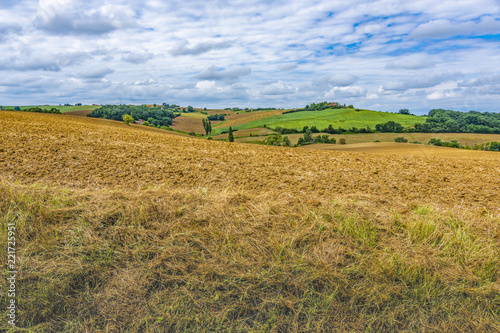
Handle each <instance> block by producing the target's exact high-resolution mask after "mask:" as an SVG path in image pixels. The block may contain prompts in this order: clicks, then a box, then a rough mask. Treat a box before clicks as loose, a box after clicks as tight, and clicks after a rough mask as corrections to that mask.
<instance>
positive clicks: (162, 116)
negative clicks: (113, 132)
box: [87, 105, 177, 127]
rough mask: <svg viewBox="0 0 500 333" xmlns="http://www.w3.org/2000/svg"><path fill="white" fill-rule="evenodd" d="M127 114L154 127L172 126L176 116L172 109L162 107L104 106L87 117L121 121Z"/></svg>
mask: <svg viewBox="0 0 500 333" xmlns="http://www.w3.org/2000/svg"><path fill="white" fill-rule="evenodd" d="M127 114H128V115H130V116H131V117H132V118H133V119H134V120H139V119H143V120H147V122H148V123H149V124H151V125H154V126H156V127H159V126H170V125H172V120H173V119H174V118H175V117H176V116H177V114H175V113H174V112H173V110H172V109H168V108H166V107H164V106H153V107H148V106H146V105H139V106H136V105H104V106H101V107H99V108H97V109H95V110H94V111H92V112H91V113H89V114H88V115H87V117H94V118H104V119H112V120H120V121H121V120H123V117H124V115H127Z"/></svg>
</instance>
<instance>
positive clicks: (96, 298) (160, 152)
mask: <svg viewBox="0 0 500 333" xmlns="http://www.w3.org/2000/svg"><path fill="white" fill-rule="evenodd" d="M0 118H1V119H2V121H1V122H0V144H1V147H0V223H1V229H2V230H4V232H5V230H7V226H12V225H14V226H15V237H16V246H17V248H16V251H17V252H16V253H17V254H18V261H17V265H18V273H19V274H18V275H17V280H16V288H17V289H16V293H17V295H18V296H17V302H18V303H17V305H18V312H17V315H18V317H17V322H16V324H17V326H18V327H20V328H27V329H29V330H30V331H34V332H49V331H75V332H76V331H82V332H84V331H88V332H99V331H117V332H120V331H149V332H176V331H185V332H193V331H194V332H196V331H199V332H202V331H214V332H220V331H222V332H226V331H281V332H286V331H292V332H300V331H350V332H366V331H367V328H369V330H372V331H379V332H381V331H420V330H422V327H430V328H432V329H433V330H436V331H440V332H454V331H456V330H457V328H459V329H460V330H461V331H467V332H474V331H476V332H480V331H485V332H486V331H488V332H494V331H498V330H499V329H500V320H499V308H500V307H499V303H498V301H499V300H498V295H499V292H500V282H499V281H500V270H499V268H498V267H499V266H498V264H499V259H498V258H499V257H500V250H499V249H500V227H499V226H500V220H499V218H500V217H499V216H500V215H499V214H500V210H499V207H498V204H497V203H498V202H499V200H500V196H499V192H498V188H500V179H499V178H498V177H494V175H495V174H497V173H498V172H500V169H499V164H500V163H499V159H500V154H498V153H494V152H478V151H467V152H464V153H462V152H463V151H462V150H458V149H452V148H442V147H441V148H438V147H422V149H425V150H426V154H415V153H414V152H413V151H412V152H410V153H405V149H401V147H405V146H408V147H410V146H412V145H404V144H403V145H398V146H397V149H398V150H397V153H395V154H393V153H387V150H388V149H389V150H390V149H391V148H390V147H389V146H388V147H385V148H384V149H386V151H385V152H379V153H377V154H373V153H372V154H366V153H362V152H348V151H343V152H337V151H329V150H310V149H292V148H286V147H271V146H261V145H250V144H241V143H228V142H218V141H215V140H206V139H203V138H194V137H185V136H180V135H177V134H176V133H172V132H168V131H164V130H161V129H156V128H150V127H146V126H139V125H135V124H132V125H131V126H127V125H125V124H123V123H121V122H117V121H111V120H103V119H94V118H86V117H74V116H65V115H54V114H36V113H25V112H6V111H0ZM443 151H448V152H450V153H449V154H443ZM0 244H1V247H2V249H4V253H6V252H7V250H6V249H7V246H8V244H7V238H6V237H2V238H1V240H0ZM9 246H11V245H9ZM0 263H1V264H2V265H7V256H6V255H4V256H0ZM4 267H6V266H4ZM0 299H1V301H2V304H6V302H7V301H8V298H7V293H2V294H1V295H0Z"/></svg>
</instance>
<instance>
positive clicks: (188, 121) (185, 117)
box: [170, 113, 206, 134]
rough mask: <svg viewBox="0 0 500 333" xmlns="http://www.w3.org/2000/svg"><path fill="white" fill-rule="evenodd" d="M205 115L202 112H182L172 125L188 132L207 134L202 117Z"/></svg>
mask: <svg viewBox="0 0 500 333" xmlns="http://www.w3.org/2000/svg"><path fill="white" fill-rule="evenodd" d="M198 115H201V116H203V117H201V116H198ZM205 117H206V116H205V115H203V114H201V113H181V116H180V117H177V118H175V119H174V120H173V122H172V126H170V127H172V128H173V129H176V130H179V131H183V132H187V133H190V132H195V133H196V134H205V129H204V128H203V124H202V121H201V119H202V118H205Z"/></svg>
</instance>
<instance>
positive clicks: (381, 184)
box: [0, 111, 500, 213]
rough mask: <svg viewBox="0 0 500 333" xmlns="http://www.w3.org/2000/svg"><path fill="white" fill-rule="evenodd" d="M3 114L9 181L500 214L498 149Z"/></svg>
mask: <svg viewBox="0 0 500 333" xmlns="http://www.w3.org/2000/svg"><path fill="white" fill-rule="evenodd" d="M0 115H1V118H2V122H0V147H1V148H0V178H1V179H4V180H7V181H20V182H22V183H34V182H38V183H50V184H58V185H64V186H69V187H80V188H106V187H124V188H129V189H131V188H142V187H143V186H150V185H159V184H165V185H167V186H169V185H176V186H181V187H182V186H186V187H189V188H193V187H194V188H198V187H199V188H203V187H219V188H228V187H231V188H234V189H238V190H242V191H246V192H247V193H249V194H250V193H259V192H261V191H263V190H266V191H270V190H272V191H276V192H275V193H276V195H281V196H286V195H291V194H293V195H316V196H318V195H319V196H322V197H325V198H331V199H332V200H333V199H335V198H336V197H337V196H339V195H343V196H345V195H349V196H354V197H362V198H364V199H366V200H371V199H373V200H374V201H377V202H380V201H381V200H382V201H383V202H386V203H391V202H393V203H403V204H408V205H414V204H425V203H436V204H441V205H445V206H448V207H459V206H462V205H463V206H470V207H476V208H481V207H484V208H487V209H488V210H489V211H490V212H496V213H498V212H500V208H499V206H498V202H499V201H500V192H499V191H498V189H499V188H500V178H499V177H497V175H498V174H499V172H500V154H498V153H493V152H491V153H487V152H474V151H464V150H459V149H453V148H441V149H430V150H429V148H427V147H425V149H426V150H427V153H426V154H416V153H414V152H411V151H412V149H414V145H401V146H398V147H409V148H411V149H410V150H409V152H405V151H406V149H403V148H401V151H400V152H399V153H398V154H386V153H384V152H383V151H381V153H380V154H367V153H360V152H348V151H330V150H326V151H324V150H323V151H322V150H312V149H292V148H283V147H270V146H262V145H252V144H240V143H227V142H217V141H210V140H205V139H197V138H191V137H181V136H176V135H172V134H171V133H169V132H167V131H161V130H155V129H150V128H148V127H145V126H131V127H129V126H126V125H125V124H123V123H121V122H116V121H110V120H102V119H91V118H83V117H82V118H78V117H65V116H64V115H52V114H35V113H21V112H17V113H16V112H6V111H4V112H1V113H0ZM185 119H187V120H189V118H185ZM200 125H201V121H200ZM334 146H335V147H338V146H339V145H334ZM418 149H420V147H419V148H418ZM422 149H423V148H422ZM434 152H435V153H434ZM445 152H446V153H445Z"/></svg>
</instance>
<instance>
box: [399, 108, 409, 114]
mask: <svg viewBox="0 0 500 333" xmlns="http://www.w3.org/2000/svg"><path fill="white" fill-rule="evenodd" d="M399 113H401V114H410V110H408V109H400V110H399Z"/></svg>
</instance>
